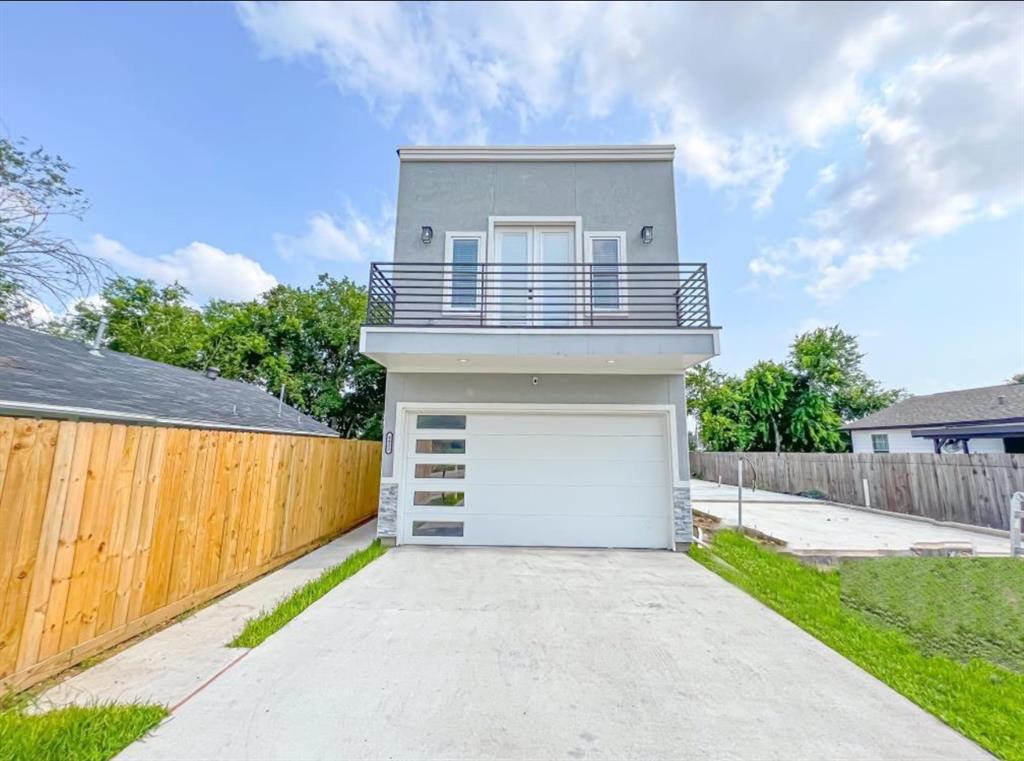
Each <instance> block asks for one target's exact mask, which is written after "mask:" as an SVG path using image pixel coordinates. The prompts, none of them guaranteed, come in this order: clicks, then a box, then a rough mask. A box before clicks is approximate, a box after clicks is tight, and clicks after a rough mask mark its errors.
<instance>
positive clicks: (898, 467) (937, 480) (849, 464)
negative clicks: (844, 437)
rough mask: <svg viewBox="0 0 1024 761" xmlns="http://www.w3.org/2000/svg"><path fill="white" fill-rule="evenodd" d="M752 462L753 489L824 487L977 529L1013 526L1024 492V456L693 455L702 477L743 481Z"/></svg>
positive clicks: (834, 494)
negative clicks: (1013, 502) (739, 464)
mask: <svg viewBox="0 0 1024 761" xmlns="http://www.w3.org/2000/svg"><path fill="white" fill-rule="evenodd" d="M740 456H742V457H743V458H744V459H745V460H746V462H747V463H748V465H747V466H746V468H745V470H746V472H745V473H744V476H743V481H744V485H745V486H751V485H752V484H753V482H754V479H755V478H756V481H757V488H759V489H767V490H769V491H779V492H785V493H787V494H796V493H797V492H801V491H810V490H811V489H817V490H818V491H823V492H825V494H827V495H828V498H829V499H831V500H833V501H835V502H844V503H846V504H848V505H864V489H863V485H862V479H865V478H866V479H867V480H868V492H869V495H870V498H871V507H874V508H878V509H879V510H889V511H892V512H895V513H905V514H908V515H922V516H925V517H927V518H934V519H936V520H942V521H956V522H957V523H969V524H973V525H975V526H988V527H990V528H998V529H1003V530H1008V529H1009V528H1010V517H1009V516H1010V513H1009V510H1010V507H1009V505H1010V498H1011V497H1012V496H1013V493H1014V492H1015V491H1024V455H1017V454H970V455H966V454H947V455H942V454H797V453H789V452H784V453H782V454H775V453H774V452H690V472H691V473H692V474H693V475H694V476H695V477H697V478H705V479H707V480H709V481H716V480H717V479H718V477H719V476H721V477H722V483H723V484H731V485H735V484H736V475H737V474H736V460H737V458H739V457H740Z"/></svg>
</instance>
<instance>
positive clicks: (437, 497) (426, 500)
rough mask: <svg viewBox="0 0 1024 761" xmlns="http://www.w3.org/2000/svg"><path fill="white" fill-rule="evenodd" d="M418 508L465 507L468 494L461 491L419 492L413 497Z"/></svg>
mask: <svg viewBox="0 0 1024 761" xmlns="http://www.w3.org/2000/svg"><path fill="white" fill-rule="evenodd" d="M412 503H413V504H414V505H416V506H417V507H465V505H466V494H465V492H461V491H418V492H414V493H413V495H412Z"/></svg>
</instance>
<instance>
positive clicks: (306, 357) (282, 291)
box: [206, 275, 385, 438]
mask: <svg viewBox="0 0 1024 761" xmlns="http://www.w3.org/2000/svg"><path fill="white" fill-rule="evenodd" d="M365 313H366V291H365V290H364V289H362V288H360V287H358V286H356V285H355V284H354V283H353V282H352V281H351V280H348V279H347V278H346V279H342V280H336V279H335V278H332V277H329V276H327V275H321V276H320V277H319V278H318V280H317V282H316V283H315V284H314V285H313V286H312V287H311V288H295V287H292V286H285V285H279V286H277V287H276V288H273V289H272V290H270V291H268V292H267V293H265V294H264V295H263V296H262V297H260V299H259V301H257V302H250V303H245V304H234V305H229V304H225V303H223V302H221V303H217V302H215V303H214V304H212V305H211V306H210V307H208V308H207V312H206V315H207V327H208V330H209V343H208V353H207V354H206V356H207V361H208V362H209V363H210V364H216V365H217V366H218V367H221V370H222V372H225V373H226V374H230V375H231V377H239V378H242V379H244V380H249V381H252V382H255V383H259V384H261V385H263V386H264V387H266V388H267V389H269V390H271V391H276V390H277V389H280V388H281V386H282V385H283V386H284V388H285V398H286V400H287V401H288V403H289V404H293V405H295V406H296V407H298V408H299V409H301V410H303V411H305V412H308V413H309V414H310V415H312V416H313V417H315V418H317V419H318V420H322V421H323V422H325V423H327V424H328V425H330V426H332V427H333V428H335V429H337V430H338V431H339V432H341V434H342V435H343V436H346V437H362V438H378V437H379V436H380V433H381V426H382V417H381V416H382V413H383V399H384V377H385V376H384V369H383V368H382V367H380V365H378V364H376V363H375V362H373V361H372V360H369V359H367V358H366V357H364V356H362V355H361V354H360V353H359V328H360V326H361V325H362V322H363V316H364V315H365Z"/></svg>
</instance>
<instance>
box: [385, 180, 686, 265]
mask: <svg viewBox="0 0 1024 761" xmlns="http://www.w3.org/2000/svg"><path fill="white" fill-rule="evenodd" d="M675 210H676V206H675V184H674V178H673V174H672V162H671V161H593V162H589V161H581V162H569V161H567V162H561V161H558V162H501V161H493V162H464V161H459V162H441V161H437V162H435V161H409V162H402V164H401V168H400V171H399V180H398V211H397V219H396V223H395V259H394V260H395V261H396V262H443V261H444V240H445V232H446V231H456V232H474V231H481V232H483V231H486V230H487V219H488V217H489V216H548V217H551V216H578V217H581V218H582V224H583V231H581V234H582V232H586V231H602V232H613V231H619V230H624V231H625V232H626V236H627V237H626V250H627V256H628V260H629V261H630V262H657V263H674V262H676V261H678V248H677V240H676V213H675ZM423 225H430V226H431V227H433V228H434V240H433V242H432V243H430V244H429V245H424V244H423V243H421V242H420V228H421V227H422V226H423ZM644 225H654V242H653V243H651V244H649V245H643V244H641V242H640V228H641V227H643V226H644Z"/></svg>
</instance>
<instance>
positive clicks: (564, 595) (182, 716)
mask: <svg viewBox="0 0 1024 761" xmlns="http://www.w3.org/2000/svg"><path fill="white" fill-rule="evenodd" d="M120 758H122V759H176V760H178V759H209V758H218V759H334V758H345V759H349V758H374V759H378V758H379V759H384V758H388V759H420V758H428V759H488V758H489V759H506V758H517V759H518V758H538V759H540V758H543V759H548V758H568V759H621V758H646V759H652V758H664V759H682V758H694V759H696V758H701V759H704V758H710V759H787V761H792V759H805V758H808V759H809V758H814V759H818V758H829V759H857V760H858V761H865V760H866V759H872V760H873V759H973V758H988V756H987V755H986V754H985V753H983V752H982V751H981V750H980V749H979V748H977V747H976V746H975V745H973V744H972V743H970V742H968V741H967V740H965V739H964V738H963V737H961V736H960V735H958V734H956V733H955V732H953V731H952V730H951V729H949V728H947V727H946V726H945V725H943V724H941V723H940V722H939V721H938V720H937V719H934V718H932V717H931V716H930V715H928V714H926V713H925V712H924V711H922V710H920V709H919V708H917V707H916V706H914V705H913V704H911V703H910V702H909V701H907V700H905V699H904V698H902V697H900V696H899V695H897V694H896V693H895V692H893V691H892V690H890V689H889V688H888V687H886V686H884V685H883V684H881V683H880V682H878V681H876V680H875V679H874V678H872V677H870V676H868V675H867V674H866V673H864V672H863V671H861V670H860V669H858V668H857V667H855V666H854V665H853V664H851V663H850V662H848V661H847V660H845V659H844V658H842V657H840V656H839V655H837V654H836V653H834V652H833V651H831V650H830V649H828V648H827V647H825V646H824V645H822V644H821V643H819V642H818V641H817V640H815V639H813V638H812V637H810V636H809V635H807V634H805V633H804V632H802V631H801V630H800V629H798V628H797V627H795V626H793V625H792V624H790V623H789V622H787V621H786V620H784V619H782V618H781V617H779V616H777V615H775V614H774V613H772V612H771V611H769V610H768V609H767V608H765V607H763V606H762V605H760V604H759V603H757V602H755V601H754V600H753V599H752V598H750V597H748V596H747V595H746V594H744V593H743V592H741V591H739V590H738V589H736V588H734V587H732V586H731V585H729V584H727V583H726V582H724V581H723V580H721V579H719V578H718V577H717V576H715V575H714V574H712V573H710V572H708V571H706V570H704V569H703V568H702V567H700V566H699V565H697V564H696V563H695V562H693V561H692V560H690V559H689V558H687V557H685V556H683V555H679V554H672V553H668V552H640V551H587V550H568V551H563V550H540V549H536V550H535V549H497V548H495V549H483V548H481V549H466V548H461V549H451V548H413V547H402V548H399V549H397V550H392V551H391V552H389V553H388V554H387V555H385V556H384V557H383V558H381V559H380V560H378V561H377V562H375V563H373V564H372V565H370V566H369V567H368V568H367V569H365V570H363V571H362V572H360V573H359V574H357V575H356V576H355V577H353V578H352V579H350V580H349V581H347V582H345V583H344V584H342V585H341V586H340V587H338V588H337V589H336V590H334V591H333V592H332V593H331V594H329V595H328V596H326V597H324V598H323V599H322V600H320V601H319V602H317V603H316V604H315V605H313V606H312V607H311V608H310V609H309V610H307V611H306V612H305V613H304V614H303V615H302V616H300V617H299V618H298V619H296V620H295V621H293V622H292V623H291V624H290V625H289V626H287V627H286V628H285V629H284V630H282V631H281V632H278V633H277V634H275V635H274V636H272V637H271V638H270V639H269V640H267V641H266V642H264V643H263V644H262V645H260V646H259V647H257V648H256V649H254V650H253V651H251V652H250V653H249V655H248V656H246V657H245V658H243V659H242V660H241V661H239V662H238V663H236V664H235V665H234V666H233V667H231V668H230V669H229V670H227V671H226V672H224V673H223V674H222V675H220V676H219V677H218V678H217V679H216V680H214V681H213V682H211V683H210V684H209V685H208V686H207V687H206V688H205V689H203V690H202V691H200V692H199V693H198V694H196V695H195V696H194V697H192V698H191V699H190V700H188V701H187V702H186V703H185V704H184V705H182V706H181V707H180V708H179V709H178V710H177V711H176V712H175V713H174V715H173V716H172V717H171V718H170V719H169V720H167V721H166V722H165V723H164V724H163V725H162V726H161V727H160V728H159V729H158V730H157V731H156V732H155V733H154V734H153V735H151V736H150V737H148V738H147V739H145V740H144V741H142V742H139V743H136V744H135V745H133V746H131V747H130V748H129V749H127V750H126V751H125V752H124V753H123V754H122V756H121V757H120Z"/></svg>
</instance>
